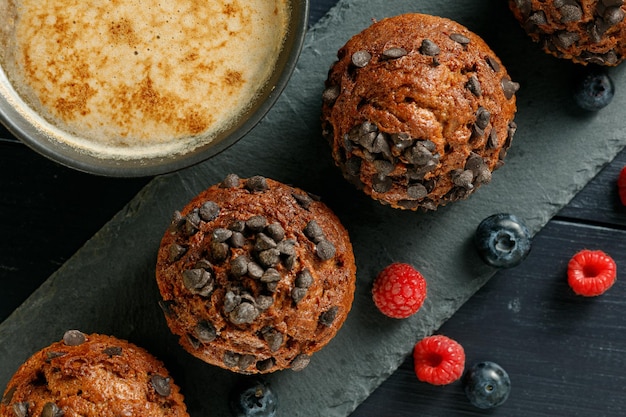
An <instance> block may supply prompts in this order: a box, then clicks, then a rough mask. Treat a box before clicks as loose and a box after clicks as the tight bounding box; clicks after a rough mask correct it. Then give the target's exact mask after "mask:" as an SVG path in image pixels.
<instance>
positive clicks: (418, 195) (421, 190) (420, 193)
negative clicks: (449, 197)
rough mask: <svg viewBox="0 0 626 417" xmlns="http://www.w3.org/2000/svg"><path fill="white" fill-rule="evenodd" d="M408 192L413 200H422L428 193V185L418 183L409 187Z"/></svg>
mask: <svg viewBox="0 0 626 417" xmlns="http://www.w3.org/2000/svg"><path fill="white" fill-rule="evenodd" d="M406 194H407V196H409V198H412V199H413V200H420V199H422V198H424V197H426V196H427V195H428V191H427V190H426V187H424V184H420V183H416V184H411V185H409V186H408V187H407V189H406Z"/></svg>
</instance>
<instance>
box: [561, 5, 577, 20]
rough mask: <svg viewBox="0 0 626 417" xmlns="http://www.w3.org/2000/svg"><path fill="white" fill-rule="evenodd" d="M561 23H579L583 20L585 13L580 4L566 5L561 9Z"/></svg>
mask: <svg viewBox="0 0 626 417" xmlns="http://www.w3.org/2000/svg"><path fill="white" fill-rule="evenodd" d="M559 11H560V12H561V23H570V22H578V21H580V20H581V19H582V18H583V11H582V9H581V8H580V6H579V5H578V4H565V5H563V6H561V8H560V9H559Z"/></svg>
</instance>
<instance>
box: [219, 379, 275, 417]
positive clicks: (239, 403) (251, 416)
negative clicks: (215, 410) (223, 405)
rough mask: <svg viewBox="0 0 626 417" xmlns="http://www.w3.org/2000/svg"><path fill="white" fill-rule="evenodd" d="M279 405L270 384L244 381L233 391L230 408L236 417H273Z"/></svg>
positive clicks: (252, 380)
mask: <svg viewBox="0 0 626 417" xmlns="http://www.w3.org/2000/svg"><path fill="white" fill-rule="evenodd" d="M277 404H278V401H277V398H276V394H275V393H274V391H272V389H271V387H270V385H269V383H267V382H265V381H262V380H259V379H243V380H242V381H240V383H238V384H236V385H235V387H234V388H233V390H232V391H231V396H230V408H231V411H232V412H233V416H234V417H273V416H275V415H276V406H277Z"/></svg>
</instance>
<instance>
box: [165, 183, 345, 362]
mask: <svg viewBox="0 0 626 417" xmlns="http://www.w3.org/2000/svg"><path fill="white" fill-rule="evenodd" d="M355 271H356V267H355V260H354V255H353V253H352V245H351V243H350V240H349V237H348V233H347V231H346V229H345V228H344V227H343V226H342V225H341V223H340V221H339V219H338V218H337V217H336V216H335V215H334V214H333V213H332V212H331V210H330V209H329V208H328V207H327V206H326V205H324V204H323V203H322V202H320V201H318V200H317V199H316V198H314V197H312V196H311V195H309V194H307V193H306V192H304V191H302V190H300V189H298V188H295V187H291V186H288V185H285V184H282V183H279V182H277V181H274V180H271V179H267V178H264V177H261V176H256V177H251V178H249V179H240V178H239V177H237V176H236V175H229V176H227V177H226V179H225V180H224V181H223V182H222V183H220V184H216V185H213V186H212V187H210V188H208V189H207V190H205V191H204V192H202V193H200V194H199V195H198V196H197V197H195V198H194V199H193V200H192V201H191V202H189V203H188V204H187V205H186V206H185V208H184V209H183V210H181V211H180V212H176V213H175V215H174V219H173V221H172V225H171V226H170V228H169V230H168V231H167V232H166V233H165V235H164V237H163V239H162V242H161V246H160V249H159V253H158V261H157V268H156V276H157V282H158V286H159V289H160V292H161V295H162V302H161V306H162V308H163V310H164V312H165V317H166V319H167V323H168V325H169V327H170V329H171V330H172V332H173V333H174V334H176V335H178V336H180V344H181V345H182V346H183V348H184V349H186V350H187V351H188V352H190V353H191V354H192V355H194V356H196V357H198V358H200V359H202V360H203V361H205V362H208V363H210V364H213V365H217V366H220V367H223V368H226V369H230V370H232V371H235V372H239V373H246V374H252V373H267V372H274V371H276V370H280V369H286V368H291V369H293V370H301V369H303V368H304V367H305V366H306V365H307V364H308V363H309V361H310V357H311V355H312V354H313V353H314V352H316V351H317V350H319V349H321V348H322V347H323V346H324V345H326V344H327V343H328V342H329V341H330V340H331V338H332V337H333V336H334V335H335V334H336V333H337V331H338V330H339V328H340V327H341V325H342V323H343V322H344V321H345V319H346V317H347V315H348V312H349V310H350V307H351V305H352V300H353V298H354V290H355Z"/></svg>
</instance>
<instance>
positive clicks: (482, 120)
mask: <svg viewBox="0 0 626 417" xmlns="http://www.w3.org/2000/svg"><path fill="white" fill-rule="evenodd" d="M490 121H491V113H490V112H489V110H487V109H486V108H484V107H482V106H481V107H479V108H478V110H477V111H476V126H478V127H479V128H481V129H485V128H486V127H487V126H488V125H489V122H490Z"/></svg>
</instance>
